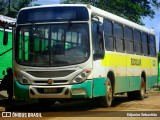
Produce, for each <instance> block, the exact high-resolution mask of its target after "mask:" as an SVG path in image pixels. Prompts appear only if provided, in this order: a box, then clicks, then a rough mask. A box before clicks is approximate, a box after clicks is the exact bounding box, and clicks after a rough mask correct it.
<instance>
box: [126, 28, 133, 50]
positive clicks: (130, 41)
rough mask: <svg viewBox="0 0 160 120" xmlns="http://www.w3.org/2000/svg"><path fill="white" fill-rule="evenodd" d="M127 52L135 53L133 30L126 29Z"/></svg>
mask: <svg viewBox="0 0 160 120" xmlns="http://www.w3.org/2000/svg"><path fill="white" fill-rule="evenodd" d="M124 39H125V50H126V52H127V53H133V30H132V29H131V28H129V27H124Z"/></svg>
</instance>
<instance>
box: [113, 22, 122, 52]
mask: <svg viewBox="0 0 160 120" xmlns="http://www.w3.org/2000/svg"><path fill="white" fill-rule="evenodd" d="M114 37H115V39H116V51H118V52H123V51H124V44H123V27H122V25H119V24H117V23H114Z"/></svg>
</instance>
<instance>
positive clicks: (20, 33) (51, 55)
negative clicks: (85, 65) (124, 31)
mask: <svg viewBox="0 0 160 120" xmlns="http://www.w3.org/2000/svg"><path fill="white" fill-rule="evenodd" d="M16 33H17V35H16V36H17V39H16V46H15V50H16V53H15V56H16V61H17V63H19V64H21V65H28V66H66V65H71V64H78V63H82V62H84V61H86V60H87V59H88V58H89V53H90V51H89V48H90V46H89V32H88V24H87V23H71V22H68V23H61V24H52V25H48V24H47V25H36V24H34V25H27V26H19V27H18V28H17V32H16Z"/></svg>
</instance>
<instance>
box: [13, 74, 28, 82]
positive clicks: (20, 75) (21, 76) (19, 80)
mask: <svg viewBox="0 0 160 120" xmlns="http://www.w3.org/2000/svg"><path fill="white" fill-rule="evenodd" d="M16 78H17V80H18V82H19V83H21V84H30V82H29V81H28V80H27V78H26V77H24V76H23V75H22V74H20V73H17V74H16Z"/></svg>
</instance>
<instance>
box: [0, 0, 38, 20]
mask: <svg viewBox="0 0 160 120" xmlns="http://www.w3.org/2000/svg"><path fill="white" fill-rule="evenodd" d="M33 1H36V0H0V14H2V15H6V16H9V17H14V18H15V17H16V15H17V13H18V11H19V10H20V9H21V8H23V7H28V6H31V3H32V2H33Z"/></svg>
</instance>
